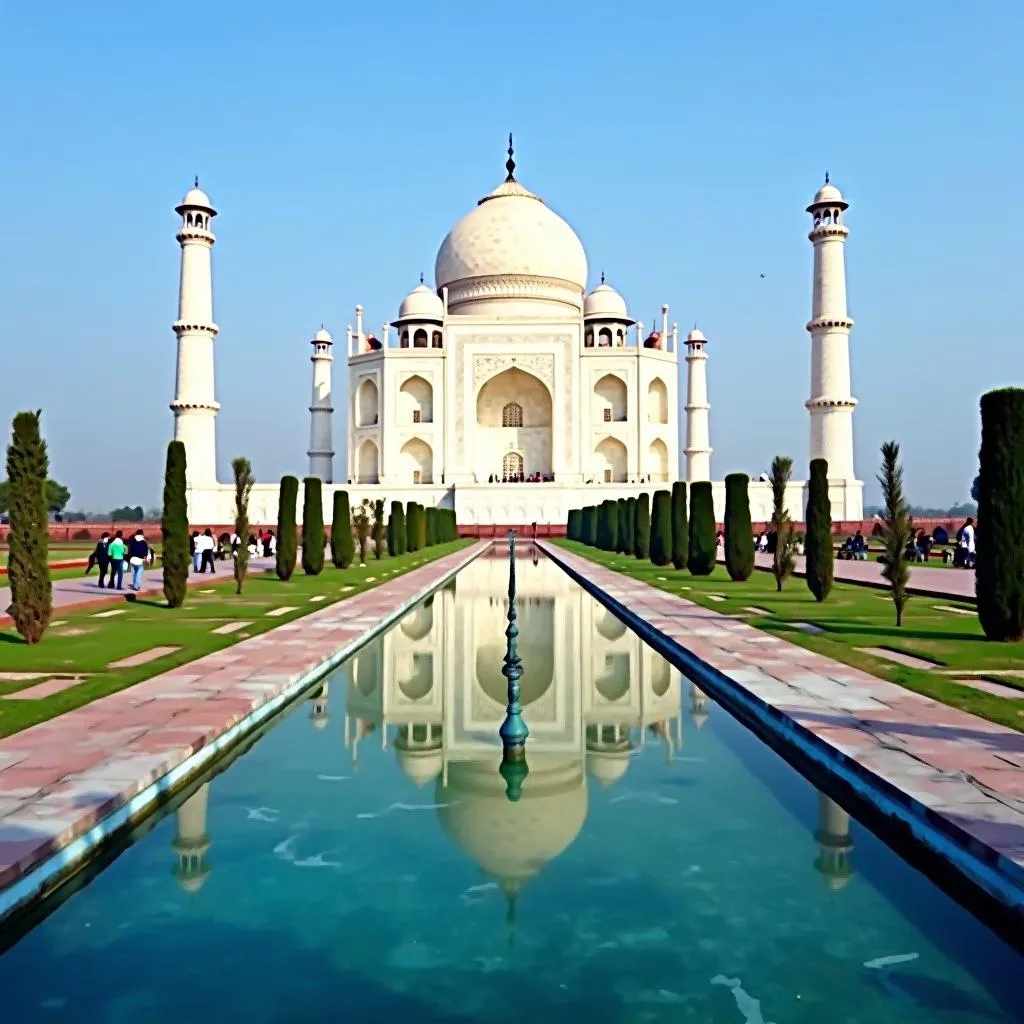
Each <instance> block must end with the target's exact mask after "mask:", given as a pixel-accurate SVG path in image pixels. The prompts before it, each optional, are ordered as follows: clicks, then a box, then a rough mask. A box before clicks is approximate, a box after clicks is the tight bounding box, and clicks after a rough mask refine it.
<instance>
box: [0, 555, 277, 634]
mask: <svg viewBox="0 0 1024 1024" xmlns="http://www.w3.org/2000/svg"><path fill="white" fill-rule="evenodd" d="M217 566H218V568H217V572H216V573H215V574H214V575H213V576H210V575H209V574H208V573H197V572H192V571H189V578H188V584H189V586H190V587H195V586H199V585H201V584H206V585H207V586H210V585H211V584H213V583H224V582H225V581H227V580H230V579H231V578H232V563H231V562H218V563H217ZM273 567H274V559H273V558H254V559H252V560H251V561H250V562H249V572H251V573H260V572H268V571H269V570H270V569H273ZM0 579H6V577H0ZM98 579H99V577H98V575H97V574H96V573H95V572H93V573H92V575H91V576H86V575H85V572H84V570H83V573H82V575H81V576H72V577H70V578H65V579H58V580H54V581H53V582H52V583H51V584H50V590H51V593H52V594H53V609H54V612H57V611H63V612H68V611H72V610H77V609H81V608H99V607H103V606H105V605H111V604H120V603H121V602H122V601H124V599H125V596H126V595H127V594H131V593H132V592H131V591H130V590H129V589H128V582H129V580H130V574H129V573H125V575H124V590H123V591H121V592H119V591H117V590H108V589H107V588H106V587H102V588H101V587H99V586H98V585H97V581H98ZM163 590H164V574H163V569H162V567H160V566H157V567H156V568H153V569H147V570H146V571H145V573H144V574H143V577H142V589H141V590H140V591H139V596H140V597H152V596H153V595H154V594H162V593H163ZM10 606H11V588H10V587H0V628H2V627H4V626H9V625H10V624H11V621H12V620H11V617H10V614H9V613H8V609H9V608H10Z"/></svg>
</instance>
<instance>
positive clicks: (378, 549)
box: [373, 498, 387, 558]
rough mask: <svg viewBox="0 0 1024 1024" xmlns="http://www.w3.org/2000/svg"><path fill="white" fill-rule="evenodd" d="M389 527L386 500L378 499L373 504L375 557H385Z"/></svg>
mask: <svg viewBox="0 0 1024 1024" xmlns="http://www.w3.org/2000/svg"><path fill="white" fill-rule="evenodd" d="M386 531H387V527H386V524H385V521H384V499H383V498H378V499H377V500H376V501H375V502H374V504H373V557H374V558H383V557H384V546H385V543H386V541H385V536H386Z"/></svg>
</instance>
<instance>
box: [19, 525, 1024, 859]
mask: <svg viewBox="0 0 1024 1024" xmlns="http://www.w3.org/2000/svg"><path fill="white" fill-rule="evenodd" d="M538 544H539V546H540V547H542V548H544V549H545V550H547V551H548V552H549V553H550V554H552V555H553V556H554V557H556V558H557V559H560V560H562V561H564V562H565V563H566V564H567V565H569V566H571V567H572V568H573V569H575V570H576V571H577V572H579V573H580V574H581V575H584V576H586V577H587V578H588V579H589V580H591V581H592V582H593V583H594V584H595V585H596V586H598V587H600V588H601V589H602V590H603V591H604V592H605V593H606V594H608V595H609V596H610V597H612V598H613V599H615V600H617V601H619V602H620V603H622V604H624V605H626V606H628V607H629V609H630V610H631V611H633V612H634V613H636V614H637V615H639V616H640V617H641V618H643V619H644V620H645V621H646V622H648V623H650V624H651V625H652V626H654V628H656V629H657V630H658V631H659V632H661V633H662V634H663V635H664V636H666V637H668V638H670V639H671V640H674V641H675V642H676V643H678V644H679V645H680V646H681V647H684V648H685V649H686V650H688V651H690V652H691V653H692V654H694V655H695V656H696V657H698V658H700V660H701V661H704V662H706V663H707V664H708V665H710V666H712V667H713V668H716V669H718V670H719V671H720V672H722V673H723V674H724V675H726V676H728V677H729V678H730V679H731V680H733V682H735V683H736V684H738V685H739V686H741V687H743V688H744V689H746V690H747V691H748V692H749V693H751V694H753V695H754V696H755V697H757V698H759V699H760V700H762V701H763V702H765V703H766V704H768V705H770V706H772V707H774V708H775V709H777V710H780V711H782V712H784V713H785V714H786V715H788V716H789V717H790V718H791V719H792V720H793V721H795V722H798V723H799V724H800V725H802V726H804V727H805V728H806V729H808V730H809V731H810V732H811V733H813V734H814V736H815V737H817V739H818V740H820V741H821V742H822V743H824V744H825V745H826V746H828V747H831V748H832V749H833V750H835V751H837V752H839V753H842V754H845V755H847V756H848V757H850V758H851V759H852V760H854V761H855V762H857V763H858V764H859V765H860V766H862V768H864V769H866V770H867V771H868V772H870V773H871V774H873V775H874V776H876V777H877V778H878V779H881V780H884V781H886V782H888V783H889V784H891V785H893V786H895V787H896V788H897V789H899V790H901V791H902V792H903V793H904V794H905V795H906V796H908V797H909V798H910V799H911V800H913V801H916V802H917V803H918V804H919V805H922V806H923V807H926V808H928V809H929V810H930V811H931V813H932V815H933V816H934V815H938V816H941V817H942V818H945V819H946V820H947V822H949V823H951V824H954V825H956V826H958V827H959V828H961V829H962V830H963V831H964V832H966V833H967V834H968V835H969V836H970V837H971V838H973V839H974V840H976V841H977V842H979V843H981V844H982V845H983V846H987V847H989V848H990V849H992V850H994V851H996V852H997V853H999V854H1002V855H1003V856H1005V857H1006V858H1008V859H1009V860H1011V861H1012V862H1014V863H1015V864H1016V865H1017V866H1018V867H1021V868H1024V734H1021V733H1019V732H1016V731H1015V730H1013V729H1008V728H1006V727H1004V726H1001V725H997V724H996V723H994V722H989V721H987V720H985V719H982V718H976V717H975V716H974V715H969V714H967V712H965V711H960V710H958V709H957V708H951V707H948V706H947V705H945V704H940V703H939V702H938V701H935V700H932V699H931V698H930V697H926V696H923V695H921V694H918V693H914V692H912V691H910V690H905V689H903V688H902V687H900V686H897V685H896V684H895V683H890V682H888V681H887V680H884V679H878V678H876V677H874V676H871V675H869V674H868V673H866V672H862V671H861V670H860V669H856V668H851V667H850V666H848V665H843V664H840V663H839V662H837V661H833V660H832V659H831V658H827V657H825V656H824V655H821V654H817V653H815V652H812V651H807V650H805V649H803V648H801V647H797V646H795V645H793V644H790V643H788V642H787V641H785V640H782V639H780V638H778V637H774V636H769V635H768V634H766V633H762V632H760V631H759V630H757V629H756V628H755V627H753V626H751V625H750V624H749V623H747V622H745V621H743V620H742V619H736V618H731V617H729V616H726V615H723V614H721V613H720V612H716V611H712V610H711V609H709V608H702V607H701V606H699V605H696V604H694V603H693V602H692V601H687V600H686V599H685V598H682V597H677V596H675V595H674V594H669V593H666V592H665V591H662V590H658V589H656V588H655V587H651V586H648V585H647V584H645V583H639V582H637V581H635V580H632V579H630V578H629V577H627V576H623V575H622V574H620V573H617V572H615V571H613V570H611V569H605V568H603V567H602V566H599V565H597V564H595V563H594V562H591V561H589V560H588V559H585V558H581V557H579V556H577V555H572V554H570V553H569V552H567V551H564V550H562V549H558V548H552V547H551V546H550V545H548V544H547V543H546V542H544V541H539V542H538ZM840 564H841V563H839V562H837V563H836V569H837V576H838V570H839V567H840ZM843 564H845V563H843ZM850 564H859V565H866V566H870V565H871V563H863V562H862V563H850ZM914 571H915V572H919V571H921V570H914ZM930 571H931V572H933V573H941V574H942V575H943V576H947V575H949V576H952V577H954V578H957V579H961V580H969V581H970V584H971V586H972V587H973V584H974V574H973V573H968V572H966V571H960V570H956V569H933V570H930ZM0 778H2V775H0Z"/></svg>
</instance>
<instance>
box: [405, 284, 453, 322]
mask: <svg viewBox="0 0 1024 1024" xmlns="http://www.w3.org/2000/svg"><path fill="white" fill-rule="evenodd" d="M443 315H444V303H442V302H441V299H440V298H439V297H438V295H437V292H434V291H431V290H430V289H429V288H428V287H427V286H426V285H425V284H424V283H423V281H422V279H421V280H420V283H419V284H418V285H416V287H415V288H413V290H412V291H411V292H409V294H408V295H406V297H405V298H404V299H402V304H401V305H400V306H399V307H398V319H399V320H406V319H408V320H440V319H441V318H442V317H443Z"/></svg>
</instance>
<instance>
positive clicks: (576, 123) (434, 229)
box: [0, 0, 1024, 509]
mask: <svg viewBox="0 0 1024 1024" xmlns="http://www.w3.org/2000/svg"><path fill="white" fill-rule="evenodd" d="M1021 38H1024V5H1021V4H1019V3H1016V2H1011V0H991V2H988V3H985V4H979V5H972V6H970V7H969V6H968V5H962V4H953V3H951V2H940V3H930V4H926V3H923V2H916V0H915V2H905V3H899V4H894V3H891V2H875V0H863V2H860V3H857V4H845V5H841V6H839V7H836V6H835V5H832V6H830V5H822V4H821V3H820V2H816V3H804V2H795V0H787V2H785V3H777V4H766V3H763V2H754V0H742V2H739V0H737V2H733V3H730V4H699V5H698V4H696V3H690V2H678V3H642V4H638V5H627V4H621V3H610V2H603V0H592V2H588V3H585V4H584V3H561V4H556V3H551V2H547V3H537V2H534V0H520V2H518V3H516V4H514V5H511V6H509V5H506V4H491V5H487V4H479V3H474V4H470V3H465V2H461V0H453V2H449V3H445V4H423V3H416V4H413V3H407V2H405V0H394V2H391V3H388V4H360V5H350V4H335V3H326V2H325V3H312V2H302V0H298V2H294V3H291V4H287V5H281V4H267V3H258V2H249V3H245V4H242V3H223V4H208V5H203V4H192V5H188V4H186V5H182V4H179V3H175V4H171V3H165V2H163V0H160V2H152V3H147V4H138V3H127V2H110V0H108V2H105V3H103V4H99V5H93V4H81V3H74V2H71V0H62V2H51V3H46V4H19V5H15V4H8V5H5V7H4V8H3V11H2V13H0V89H2V91H3V95H4V97H5V104H4V107H5V110H4V117H3V124H2V132H3V137H4V138H3V158H2V159H0V188H2V193H3V195H5V196H6V197H7V199H8V204H9V206H8V210H7V214H8V218H9V220H8V225H7V230H6V232H5V241H6V244H5V245H4V246H3V247H2V248H0V331H2V335H0V342H2V353H3V364H2V365H3V369H2V370H0V421H3V423H9V421H10V417H11V416H12V415H13V413H14V412H16V411H17V410H19V409H23V408H37V407H40V408H42V409H43V410H44V426H45V431H46V435H47V438H48V441H49V444H50V452H51V461H52V467H53V474H54V475H55V476H56V477H57V478H58V479H60V480H61V481H62V482H64V483H66V484H68V485H69V486H70V487H71V489H72V492H73V495H74V496H73V499H72V507H79V506H85V507H87V508H91V509H106V508H110V507H113V506H115V505H119V504H122V503H124V502H127V503H130V504H135V503H142V504H146V505H149V504H155V503H156V502H157V500H158V498H159V494H160V486H161V476H162V468H163V455H164V446H165V444H166V441H167V440H168V439H169V437H170V434H171V428H172V420H171V414H170V412H169V410H168V408H167V403H168V401H169V400H170V398H171V392H172V390H173V381H174V357H175V344H174V336H173V334H172V333H171V330H170V324H171V322H172V321H173V320H174V318H175V305H176V299H177V273H178V253H179V250H178V246H177V244H176V243H175V241H174V232H175V230H176V217H175V214H174V212H173V207H174V205H175V204H176V203H177V202H178V201H179V199H180V197H181V195H182V193H183V192H184V191H185V189H186V188H187V186H188V185H189V184H190V182H191V180H192V176H193V175H194V174H199V176H200V179H201V182H202V185H203V187H204V188H206V189H207V191H208V192H209V193H210V196H211V198H212V199H213V202H214V203H215V205H216V206H217V207H218V208H219V209H220V211H221V215H220V217H218V219H217V223H216V230H217V235H218V242H217V245H216V248H215V250H214V272H215V314H216V319H217V321H218V323H219V324H220V328H221V333H220V336H219V338H218V340H217V373H218V379H217V384H218V388H217V390H218V399H219V401H220V402H221V406H222V410H221V414H220V416H219V418H218V430H219V458H220V464H221V467H222V479H226V478H227V476H226V470H227V467H228V465H229V463H230V460H231V458H232V457H233V456H236V455H240V454H243V455H246V456H248V457H250V458H251V459H252V461H253V463H254V466H255V469H256V473H257V476H258V477H259V478H260V479H263V480H270V479H276V478H278V477H279V476H280V475H281V474H282V473H285V472H297V473H299V474H301V473H304V472H305V468H306V456H305V451H306V448H307V444H308V422H307V417H308V413H307V412H306V407H307V405H308V399H309V381H310V364H309V352H310V346H309V343H308V339H309V338H310V336H311V335H312V333H313V331H314V330H315V329H316V328H317V327H318V326H319V325H320V322H321V321H324V322H325V323H326V324H327V325H328V327H329V328H331V329H332V330H333V332H334V334H335V336H336V338H343V336H344V330H345V325H346V324H347V323H349V322H351V321H352V319H353V316H352V308H353V307H354V305H355V304H356V303H357V302H361V303H362V304H363V305H364V306H365V307H366V310H367V317H368V322H369V323H370V324H372V325H375V326H376V325H379V324H381V323H382V322H384V321H385V320H388V319H390V318H392V317H393V316H395V314H396V311H397V305H398V303H399V301H400V299H401V297H402V295H403V294H404V293H405V292H406V291H407V290H408V289H409V288H411V287H412V286H413V285H414V284H415V283H416V281H417V279H418V275H419V273H420V271H421V270H423V271H425V272H426V274H427V277H428V280H429V279H430V277H431V274H432V271H433V262H434V255H435V253H436V250H437V247H438V245H439V244H440V242H441V240H442V238H443V237H444V235H445V233H446V232H447V231H448V229H449V228H450V227H451V226H452V225H453V224H454V223H455V222H456V221H457V220H458V219H459V218H460V217H461V216H462V215H463V214H464V213H465V212H467V211H468V210H469V209H470V208H471V207H472V206H473V204H474V203H475V201H476V200H477V198H478V197H479V196H481V195H483V194H484V193H485V192H487V191H489V190H490V189H491V188H492V187H493V186H494V185H496V184H497V183H498V182H499V181H500V180H501V178H502V177H503V166H502V165H503V162H504V159H505V153H504V146H505V138H506V135H507V133H508V132H509V130H511V131H513V132H514V133H515V135H516V148H517V153H516V159H517V161H518V164H519V169H518V177H519V178H520V179H521V180H522V181H523V182H524V183H525V184H526V185H527V186H528V187H530V188H531V189H533V190H534V191H536V192H538V193H539V194H540V195H542V196H543V197H544V198H545V200H546V201H547V202H548V203H549V205H551V206H552V207H553V208H554V209H555V210H557V211H558V212H559V213H560V214H561V215H562V216H564V217H565V218H566V219H567V220H568V221H569V222H570V223H571V224H572V225H573V226H574V228H575V229H576V230H577V232H578V233H579V234H580V237H581V238H582V239H583V242H584V244H585V246H586V248H587V251H588V255H589V258H590V267H591V278H592V281H591V284H594V283H596V282H597V279H598V276H599V274H600V272H601V270H602V269H604V270H606V271H607V273H608V279H609V281H610V282H611V283H613V284H614V285H615V286H616V287H618V288H619V289H620V290H621V291H622V292H623V294H625V295H626V297H627V299H628V300H629V302H630V306H631V308H632V309H633V310H634V313H635V315H637V316H639V317H640V318H641V319H643V320H645V321H649V320H650V319H651V316H652V314H653V313H655V312H656V311H657V310H658V308H659V306H660V305H661V303H662V302H668V303H670V304H671V306H672V314H671V315H672V318H673V319H676V320H678V321H679V323H680V327H681V329H685V328H686V327H688V326H689V325H691V324H692V323H693V322H694V321H695V320H696V321H697V322H699V324H700V325H701V327H702V329H703V330H704V331H705V333H706V334H707V335H708V337H709V339H710V344H709V353H710V356H711V362H710V364H709V380H710V390H711V403H712V412H711V417H712V419H711V430H712V445H713V446H714V449H715V454H714V456H713V463H712V469H713V472H714V475H715V476H716V477H720V476H722V475H724V474H725V473H726V472H729V471H732V470H745V471H748V472H750V473H751V474H752V475H754V474H757V473H758V472H760V471H762V470H763V469H764V468H765V466H766V465H767V463H768V462H769V461H770V459H771V457H772V456H773V455H774V454H776V453H784V454H789V455H792V456H793V457H794V459H795V460H796V461H797V463H798V465H799V464H803V463H804V462H805V460H806V458H807V443H808V422H807V412H806V410H805V409H804V406H803V403H804V401H805V400H806V398H807V393H808V377H809V359H808V337H807V334H806V332H805V330H804V328H803V325H804V323H805V322H806V320H807V318H808V315H809V308H810V269H811V248H810V244H809V243H808V242H807V239H806V232H807V229H808V218H807V215H806V214H805V213H804V207H805V206H806V205H807V203H808V201H809V200H810V198H811V196H812V195H813V193H814V191H815V189H816V188H817V187H818V185H819V184H820V183H821V178H822V175H823V173H824V171H825V169H826V168H828V169H829V170H830V171H831V173H832V178H833V181H834V182H835V183H836V184H837V185H839V187H840V188H841V189H842V190H843V191H844V193H845V194H846V196H847V198H848V199H849V201H850V203H851V209H850V211H849V213H848V223H849V225H850V228H851V236H850V242H849V245H848V249H847V270H848V281H849V294H850V312H851V314H852V316H853V317H854V318H855V319H856V322H857V326H856V327H855V329H854V332H853V336H852V341H851V348H852V360H853V379H854V392H855V394H856V395H857V397H858V399H859V402H860V404H859V406H858V409H857V413H856V418H855V433H856V445H857V451H856V456H857V470H858V474H859V475H860V476H861V477H862V478H863V479H865V480H866V481H868V482H869V483H868V487H867V490H866V498H867V500H869V501H871V500H874V498H875V497H876V495H877V487H876V486H875V485H874V483H873V479H874V473H875V469H876V463H877V461H878V460H877V451H878V446H879V444H880V443H881V442H882V441H884V440H887V439H889V438H896V439H897V440H899V441H900V442H901V443H902V445H903V450H904V456H905V460H906V478H907V484H908V489H909V495H910V498H911V500H912V501H914V502H916V503H923V504H947V503H953V502H956V501H960V500H963V499H965V498H966V497H967V496H968V491H969V487H970V481H971V478H972V477H973V475H974V472H975V465H976V461H977V446H978V414H977V407H978V397H979V395H980V394H981V393H982V392H983V391H985V390H987V389H988V388H991V387H994V386H1000V385H1006V384H1022V383H1024V379H1022V378H1024V373H1022V372H1021V368H1022V364H1024V353H1022V351H1021V346H1022V343H1024V331H1022V328H1021V326H1020V317H1019V310H1018V307H1019V301H1020V295H1021V292H1022V288H1024V257H1022V248H1021V241H1020V233H1021V224H1022V223H1024V199H1022V195H1024V135H1022V133H1021V131H1020V117H1021V109H1022V107H1024V71H1022V64H1021V57H1020V53H1019V40H1020V39H1021ZM762 274H764V275H765V276H764V278H762V277H761V275H762ZM343 347H344V346H343V345H342V346H341V348H343ZM339 371H340V372H339V377H342V375H343V372H344V371H343V369H340V368H339ZM343 383H344V382H343V378H342V379H341V380H339V381H338V384H339V385H340V386H342V387H343ZM341 419H342V417H341V416H336V420H338V421H340V420H341ZM336 432H337V433H339V434H340V433H341V424H340V422H338V423H336ZM338 440H339V441H340V440H342V439H341V438H339V439H338ZM336 446H337V447H338V448H339V457H338V461H337V463H336V466H337V473H336V475H337V476H338V477H339V478H340V477H342V476H343V475H344V462H343V458H342V456H341V454H340V453H341V451H342V450H343V449H342V447H341V445H340V444H337V445H336Z"/></svg>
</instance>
